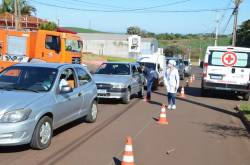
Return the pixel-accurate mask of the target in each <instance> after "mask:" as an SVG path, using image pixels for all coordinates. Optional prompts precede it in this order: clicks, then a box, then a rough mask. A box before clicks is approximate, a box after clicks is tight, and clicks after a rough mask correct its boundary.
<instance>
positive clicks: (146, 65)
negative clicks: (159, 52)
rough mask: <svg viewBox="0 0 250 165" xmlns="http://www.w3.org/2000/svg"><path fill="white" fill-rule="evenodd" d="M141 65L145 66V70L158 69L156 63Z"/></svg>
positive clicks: (143, 63) (141, 63)
mask: <svg viewBox="0 0 250 165" xmlns="http://www.w3.org/2000/svg"><path fill="white" fill-rule="evenodd" d="M140 65H144V66H145V68H149V69H152V70H155V69H156V64H155V63H149V62H140Z"/></svg>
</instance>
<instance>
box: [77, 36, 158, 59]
mask: <svg viewBox="0 0 250 165" xmlns="http://www.w3.org/2000/svg"><path fill="white" fill-rule="evenodd" d="M79 36H80V37H81V39H82V40H83V51H84V52H91V53H93V54H97V55H109V56H115V57H125V58H128V57H136V56H137V55H135V54H131V53H129V52H128V50H129V48H128V37H129V35H123V34H102V33H99V34H98V33H80V34H79ZM157 50H158V41H157V40H155V39H148V38H142V40H141V52H140V54H153V53H155V52H157Z"/></svg>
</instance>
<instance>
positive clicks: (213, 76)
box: [210, 75, 222, 80]
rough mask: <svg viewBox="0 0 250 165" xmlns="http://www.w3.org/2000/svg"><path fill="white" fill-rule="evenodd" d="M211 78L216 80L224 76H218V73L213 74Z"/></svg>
mask: <svg viewBox="0 0 250 165" xmlns="http://www.w3.org/2000/svg"><path fill="white" fill-rule="evenodd" d="M210 78H211V79H214V80H222V76H218V75H211V76H210Z"/></svg>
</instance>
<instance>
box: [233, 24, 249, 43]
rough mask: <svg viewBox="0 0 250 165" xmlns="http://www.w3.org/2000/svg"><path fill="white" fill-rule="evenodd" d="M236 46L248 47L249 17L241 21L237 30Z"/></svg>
mask: <svg viewBox="0 0 250 165" xmlns="http://www.w3.org/2000/svg"><path fill="white" fill-rule="evenodd" d="M236 45H237V46H242V47H250V19H249V20H247V21H245V22H243V23H242V25H240V28H239V29H238V30H237V41H236Z"/></svg>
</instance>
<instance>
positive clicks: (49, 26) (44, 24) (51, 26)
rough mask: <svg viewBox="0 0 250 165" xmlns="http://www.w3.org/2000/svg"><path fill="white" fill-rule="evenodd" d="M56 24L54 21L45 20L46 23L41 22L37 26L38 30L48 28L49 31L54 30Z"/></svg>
mask: <svg viewBox="0 0 250 165" xmlns="http://www.w3.org/2000/svg"><path fill="white" fill-rule="evenodd" d="M56 28H57V25H56V23H54V22H47V23H43V24H41V25H40V26H39V29H40V30H50V31H54V30H56Z"/></svg>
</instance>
